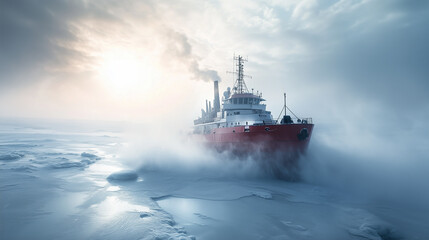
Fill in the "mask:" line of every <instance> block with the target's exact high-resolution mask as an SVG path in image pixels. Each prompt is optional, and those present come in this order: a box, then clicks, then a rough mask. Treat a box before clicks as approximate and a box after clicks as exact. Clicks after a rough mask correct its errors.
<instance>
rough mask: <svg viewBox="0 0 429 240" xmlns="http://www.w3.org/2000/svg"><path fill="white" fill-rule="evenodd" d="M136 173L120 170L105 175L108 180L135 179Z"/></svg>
mask: <svg viewBox="0 0 429 240" xmlns="http://www.w3.org/2000/svg"><path fill="white" fill-rule="evenodd" d="M137 178H138V175H137V173H135V172H134V171H127V170H124V171H120V172H115V173H112V174H110V175H109V176H108V177H107V180H108V181H135V180H137Z"/></svg>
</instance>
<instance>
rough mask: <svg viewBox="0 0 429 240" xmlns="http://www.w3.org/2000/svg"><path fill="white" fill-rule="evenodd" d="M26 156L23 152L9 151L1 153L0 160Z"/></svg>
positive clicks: (12, 159)
mask: <svg viewBox="0 0 429 240" xmlns="http://www.w3.org/2000/svg"><path fill="white" fill-rule="evenodd" d="M22 157H24V154H21V153H9V154H4V155H0V161H14V160H18V159H20V158H22Z"/></svg>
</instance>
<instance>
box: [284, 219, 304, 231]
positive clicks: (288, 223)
mask: <svg viewBox="0 0 429 240" xmlns="http://www.w3.org/2000/svg"><path fill="white" fill-rule="evenodd" d="M282 223H283V224H284V225H285V226H287V227H289V228H291V229H293V230H297V231H301V232H304V231H307V228H305V227H303V226H301V225H298V224H294V223H292V222H288V221H282Z"/></svg>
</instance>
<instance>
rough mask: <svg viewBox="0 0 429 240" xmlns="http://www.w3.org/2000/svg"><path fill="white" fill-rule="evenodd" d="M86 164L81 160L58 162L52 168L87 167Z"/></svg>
mask: <svg viewBox="0 0 429 240" xmlns="http://www.w3.org/2000/svg"><path fill="white" fill-rule="evenodd" d="M85 166H86V164H84V163H81V162H62V163H57V164H52V165H51V168H54V169H62V168H74V167H85Z"/></svg>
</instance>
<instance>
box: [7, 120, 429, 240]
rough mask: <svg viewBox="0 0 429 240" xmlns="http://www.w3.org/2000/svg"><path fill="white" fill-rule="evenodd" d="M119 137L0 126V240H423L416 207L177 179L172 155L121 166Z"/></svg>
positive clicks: (427, 234) (237, 182)
mask: <svg viewBox="0 0 429 240" xmlns="http://www.w3.org/2000/svg"><path fill="white" fill-rule="evenodd" d="M123 131H124V130H123V128H120V127H117V126H114V125H111V124H106V126H103V127H101V126H100V125H99V124H93V125H91V124H89V127H82V124H80V123H67V124H51V123H49V122H47V123H46V122H45V123H43V124H30V123H29V121H22V122H16V121H3V122H2V123H1V125H0V239H371V240H373V239H374V240H376V239H377V240H379V239H428V238H429V217H428V215H429V211H428V210H427V209H426V208H423V207H421V206H417V207H414V206H409V207H405V208H404V207H403V205H400V204H395V203H391V202H383V201H375V200H368V199H367V198H365V197H362V198H360V197H359V196H356V195H352V194H348V193H347V194H345V193H344V192H342V191H340V190H339V189H337V188H329V187H327V186H321V185H315V184H314V183H313V184H311V183H308V182H305V181H301V182H287V181H284V180H281V179H277V178H275V177H272V176H270V175H269V174H267V175H263V174H262V175H261V174H254V172H255V171H250V170H249V172H250V173H249V174H246V172H245V171H244V172H243V171H241V172H240V171H239V172H240V174H234V172H235V170H234V169H229V171H220V168H219V164H218V165H216V164H215V165H213V164H207V165H204V164H201V163H199V164H197V165H198V166H199V167H196V168H189V167H188V168H184V169H180V165H181V161H185V160H184V159H183V158H184V157H183V156H181V157H178V159H177V161H176V159H175V157H174V154H167V156H168V158H169V159H168V161H165V162H162V163H158V164H153V162H152V163H147V164H143V162H145V161H146V160H147V159H148V158H151V156H153V155H154V154H155V155H156V154H157V150H156V149H152V150H151V151H150V154H148V155H145V154H144V153H143V154H142V153H141V152H140V153H136V155H135V156H133V157H131V158H132V159H133V161H132V162H130V161H129V158H130V157H129V156H130V153H128V154H127V153H125V152H127V149H128V148H127V146H129V144H130V143H129V140H127V139H128V138H127V137H125V135H124V134H123ZM182 147H183V145H182ZM159 151H162V149H160V150H159ZM139 154H142V155H141V156H139ZM163 156H165V155H163ZM153 158H154V159H155V160H152V161H156V159H157V157H156V156H153ZM164 158H165V157H164ZM140 161H141V164H140ZM219 161H221V160H219ZM223 161H224V159H223ZM231 161H236V160H231ZM186 164H187V165H189V162H186ZM164 165H165V166H164ZM167 165H168V166H167ZM237 166H240V164H238V165H237V164H235V165H234V164H231V165H228V164H226V165H225V166H224V167H225V168H228V167H229V168H234V167H237ZM252 167H255V166H251V167H249V168H252ZM223 170H224V169H223ZM426 190H427V189H426Z"/></svg>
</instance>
